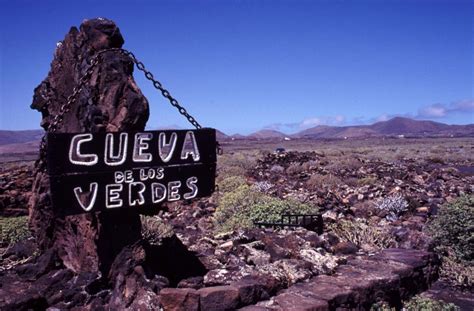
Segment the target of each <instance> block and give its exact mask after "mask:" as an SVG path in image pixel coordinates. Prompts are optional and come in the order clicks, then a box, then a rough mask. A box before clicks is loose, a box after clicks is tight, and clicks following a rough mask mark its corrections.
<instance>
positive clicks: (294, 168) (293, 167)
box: [286, 163, 304, 175]
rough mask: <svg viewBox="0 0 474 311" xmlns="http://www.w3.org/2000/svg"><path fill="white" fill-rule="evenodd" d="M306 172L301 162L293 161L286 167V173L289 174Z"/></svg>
mask: <svg viewBox="0 0 474 311" xmlns="http://www.w3.org/2000/svg"><path fill="white" fill-rule="evenodd" d="M303 172H304V167H303V165H301V164H299V163H291V164H290V166H288V168H287V169H286V173H287V174H288V175H298V174H300V173H303Z"/></svg>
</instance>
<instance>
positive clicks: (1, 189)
mask: <svg viewBox="0 0 474 311" xmlns="http://www.w3.org/2000/svg"><path fill="white" fill-rule="evenodd" d="M1 166H2V167H1V168H0V216H4V217H14V216H24V215H27V214H28V211H27V209H26V208H25V207H26V206H27V205H28V200H29V198H30V193H31V186H32V184H33V172H32V171H33V170H32V168H31V166H30V165H27V164H23V165H20V166H13V165H8V164H2V165H1Z"/></svg>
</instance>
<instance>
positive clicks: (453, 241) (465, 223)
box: [427, 195, 474, 261]
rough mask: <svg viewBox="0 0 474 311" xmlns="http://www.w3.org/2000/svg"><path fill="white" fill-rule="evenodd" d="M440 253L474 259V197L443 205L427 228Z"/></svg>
mask: <svg viewBox="0 0 474 311" xmlns="http://www.w3.org/2000/svg"><path fill="white" fill-rule="evenodd" d="M427 231H428V232H429V233H430V235H431V236H432V237H433V240H434V242H435V244H436V247H437V249H438V250H439V251H440V252H449V251H451V252H453V253H454V256H455V257H456V259H459V260H471V261H472V260H473V258H474V196H473V195H470V196H463V197H460V198H458V199H457V200H455V201H453V202H451V203H445V204H443V205H442V206H441V207H440V208H439V211H438V214H437V215H436V216H434V217H433V218H432V219H431V220H430V222H429V223H428V226H427Z"/></svg>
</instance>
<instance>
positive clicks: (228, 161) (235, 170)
mask: <svg viewBox="0 0 474 311" xmlns="http://www.w3.org/2000/svg"><path fill="white" fill-rule="evenodd" d="M256 164H257V160H256V156H254V155H248V154H243V153H235V154H225V155H223V156H220V157H218V159H217V181H221V180H223V179H225V178H227V177H230V176H241V177H244V176H245V175H246V174H247V171H248V170H250V169H253V168H254V167H255V165H256Z"/></svg>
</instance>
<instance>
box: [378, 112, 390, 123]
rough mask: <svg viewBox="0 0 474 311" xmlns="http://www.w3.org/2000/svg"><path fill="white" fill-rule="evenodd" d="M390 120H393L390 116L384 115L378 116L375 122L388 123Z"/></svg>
mask: <svg viewBox="0 0 474 311" xmlns="http://www.w3.org/2000/svg"><path fill="white" fill-rule="evenodd" d="M390 118H391V117H390V116H389V115H388V114H386V113H384V114H382V115H380V116H378V117H377V118H375V122H382V121H387V120H389V119H390Z"/></svg>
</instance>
